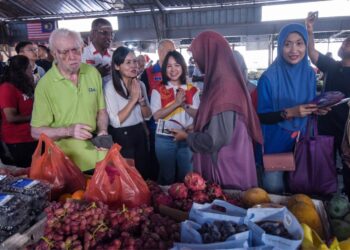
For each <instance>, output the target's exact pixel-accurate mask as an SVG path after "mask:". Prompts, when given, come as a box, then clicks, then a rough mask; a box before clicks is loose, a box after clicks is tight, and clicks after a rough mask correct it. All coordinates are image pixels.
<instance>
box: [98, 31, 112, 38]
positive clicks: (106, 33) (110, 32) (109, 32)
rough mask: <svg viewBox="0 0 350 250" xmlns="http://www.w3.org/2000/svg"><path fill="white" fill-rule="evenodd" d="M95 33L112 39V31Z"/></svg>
mask: <svg viewBox="0 0 350 250" xmlns="http://www.w3.org/2000/svg"><path fill="white" fill-rule="evenodd" d="M95 31H96V32H97V33H99V34H101V35H103V36H111V37H113V32H112V31H107V30H95Z"/></svg>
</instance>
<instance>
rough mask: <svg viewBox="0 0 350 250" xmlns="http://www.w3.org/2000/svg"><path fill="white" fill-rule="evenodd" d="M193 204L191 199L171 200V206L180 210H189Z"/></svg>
mask: <svg viewBox="0 0 350 250" xmlns="http://www.w3.org/2000/svg"><path fill="white" fill-rule="evenodd" d="M192 205H193V201H192V200H191V199H184V200H175V201H174V202H173V208H176V209H180V210H182V211H190V210H191V208H192Z"/></svg>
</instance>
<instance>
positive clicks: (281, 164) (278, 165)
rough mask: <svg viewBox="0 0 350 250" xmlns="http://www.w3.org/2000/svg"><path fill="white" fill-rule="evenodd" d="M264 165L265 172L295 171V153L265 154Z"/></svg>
mask: <svg viewBox="0 0 350 250" xmlns="http://www.w3.org/2000/svg"><path fill="white" fill-rule="evenodd" d="M263 163H264V169H265V171H268V172H269V171H294V170H295V160H294V154H293V152H287V153H277V154H264V155H263Z"/></svg>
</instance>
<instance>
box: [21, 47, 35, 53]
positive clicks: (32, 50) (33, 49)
mask: <svg viewBox="0 0 350 250" xmlns="http://www.w3.org/2000/svg"><path fill="white" fill-rule="evenodd" d="M24 51H31V52H34V53H36V52H38V49H37V48H32V49H25V50H24Z"/></svg>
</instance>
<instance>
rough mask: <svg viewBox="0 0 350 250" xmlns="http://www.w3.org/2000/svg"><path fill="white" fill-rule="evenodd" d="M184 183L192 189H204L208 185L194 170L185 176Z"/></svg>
mask: <svg viewBox="0 0 350 250" xmlns="http://www.w3.org/2000/svg"><path fill="white" fill-rule="evenodd" d="M184 183H185V185H186V187H188V189H190V190H191V191H202V190H204V189H205V187H206V185H205V180H204V179H203V177H202V176H201V175H200V174H198V173H194V172H192V173H188V174H187V175H186V176H185V180H184Z"/></svg>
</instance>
